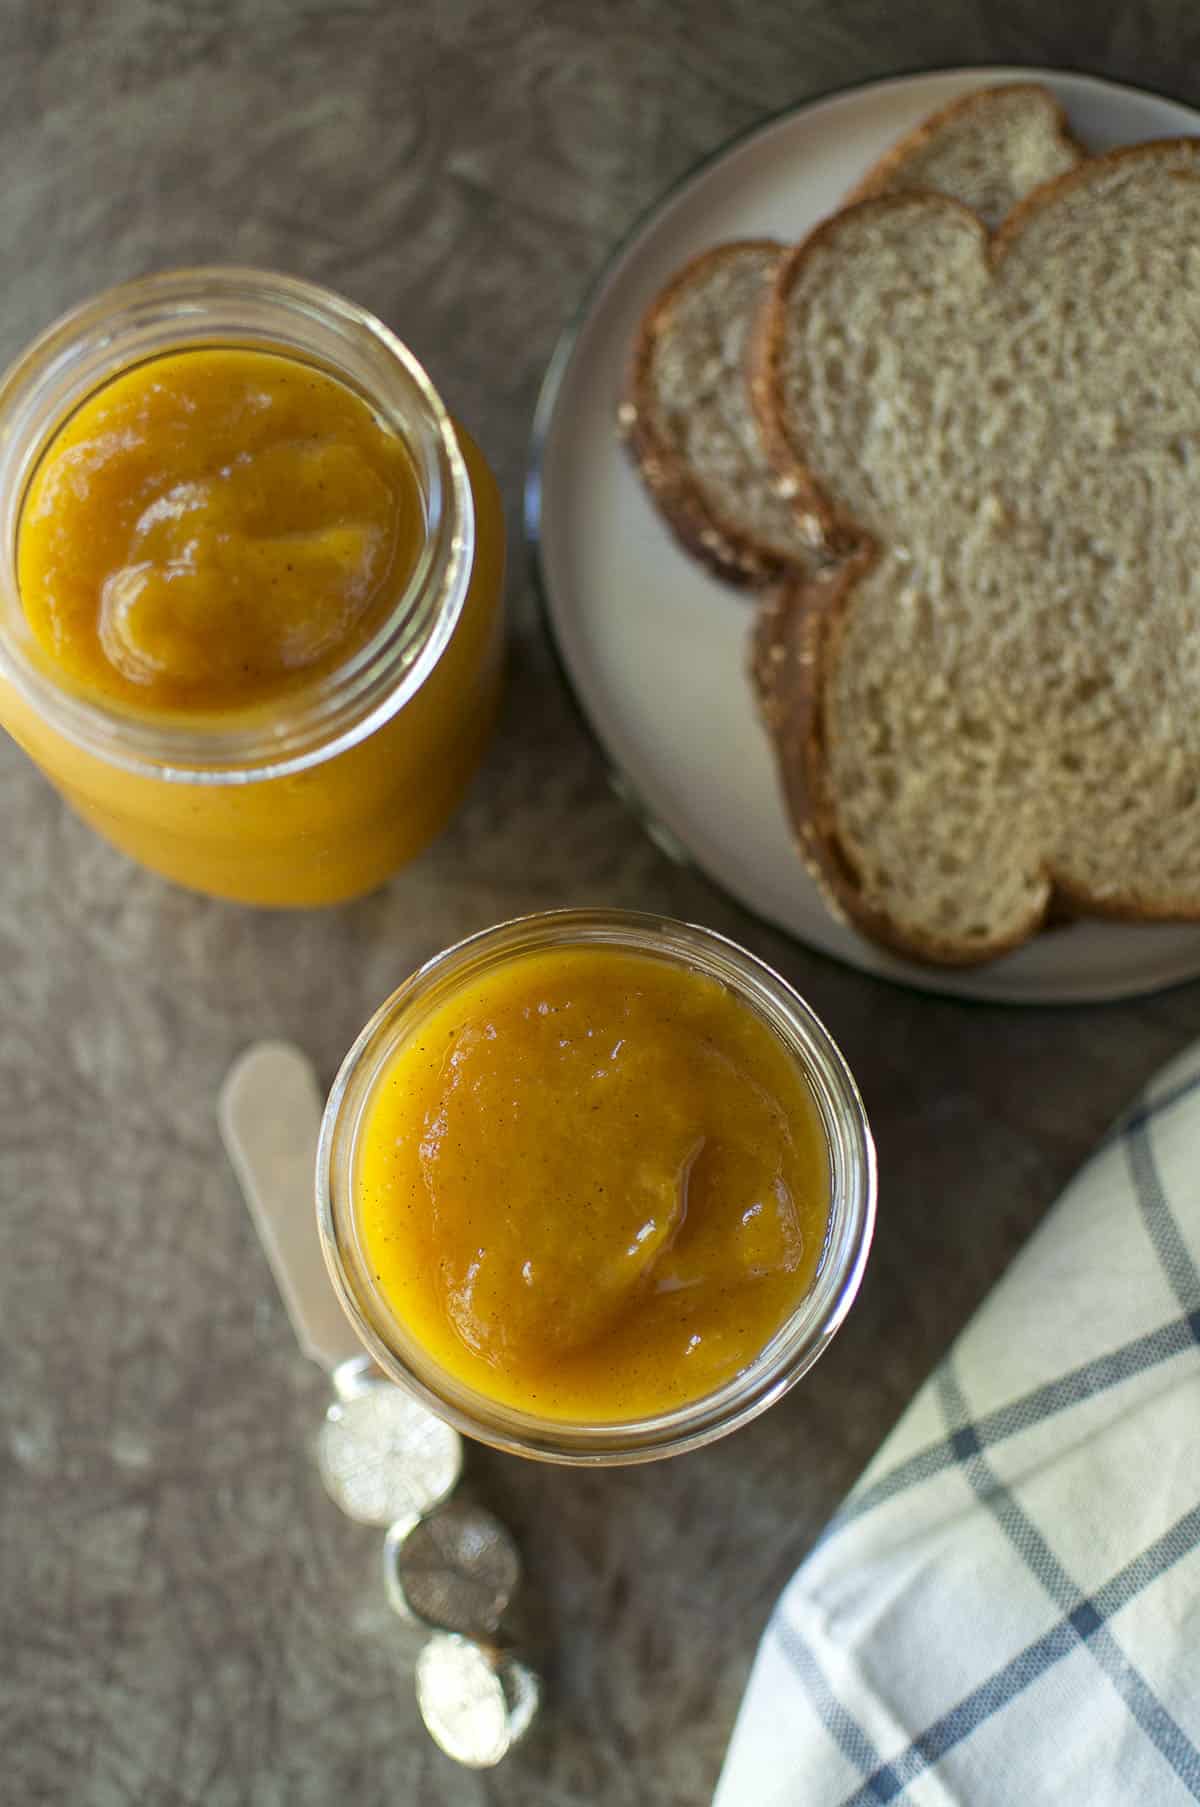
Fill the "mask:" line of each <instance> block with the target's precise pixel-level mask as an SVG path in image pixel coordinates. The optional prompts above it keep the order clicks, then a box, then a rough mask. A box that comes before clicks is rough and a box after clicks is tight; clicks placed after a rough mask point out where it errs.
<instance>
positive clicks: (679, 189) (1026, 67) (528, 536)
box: [521, 60, 1200, 1010]
mask: <svg viewBox="0 0 1200 1807" xmlns="http://www.w3.org/2000/svg"><path fill="white" fill-rule="evenodd" d="M960 75H961V76H970V75H979V76H982V77H991V78H992V79H993V80H994V81H995V82H996V83H997V84H999V83H1001V82H1005V81H1018V80H1021V79H1025V80H1027V81H1038V80H1040V81H1044V82H1047V83H1051V82H1053V81H1055V80H1062V79H1066V80H1067V81H1081V82H1087V83H1089V84H1090V85H1092V86H1093V87H1096V88H1102V89H1103V88H1107V89H1111V90H1112V91H1113V92H1114V93H1115V94H1118V95H1122V96H1126V97H1128V96H1134V97H1137V98H1140V99H1144V100H1150V101H1165V102H1166V103H1167V104H1168V105H1172V106H1180V107H1186V108H1188V109H1189V111H1191V112H1193V113H1196V114H1197V115H1200V104H1198V103H1196V102H1194V101H1192V100H1188V99H1185V98H1183V97H1182V96H1181V95H1173V94H1169V93H1167V92H1165V91H1163V90H1161V89H1156V88H1144V87H1141V86H1139V85H1138V84H1136V83H1131V82H1123V81H1119V80H1117V79H1115V78H1114V77H1112V76H1110V75H1101V74H1097V73H1096V72H1095V71H1094V70H1091V69H1087V68H1081V67H1079V66H1077V65H1070V66H1068V65H1065V64H1059V65H1055V66H1054V67H1048V66H1047V65H1045V64H1034V63H1029V64H1025V63H995V62H991V61H985V60H980V61H978V62H972V61H967V62H953V63H946V64H919V65H917V66H915V67H912V68H908V69H903V70H894V71H892V72H891V73H890V74H888V75H873V76H864V77H863V78H862V79H861V80H857V81H851V82H840V83H836V84H834V85H833V86H831V87H828V88H823V89H821V90H820V91H818V92H817V93H815V94H810V95H806V96H805V97H804V98H803V99H802V100H796V101H789V102H786V103H785V104H784V105H783V106H781V107H776V108H772V109H771V111H769V112H767V113H764V114H762V115H760V116H759V117H758V118H757V119H755V120H753V121H752V122H751V123H750V124H749V125H747V126H744V127H742V128H741V129H739V130H738V131H735V132H733V133H731V134H730V135H729V136H728V137H727V138H725V139H723V140H722V141H721V142H720V143H719V144H717V145H715V146H714V147H713V149H712V150H710V151H706V152H705V153H704V154H703V156H701V157H699V158H697V159H696V161H695V162H694V163H692V164H690V165H689V166H688V168H687V169H685V170H683V171H682V172H681V173H680V174H679V175H678V176H676V177H675V178H673V180H672V181H671V182H669V183H668V184H667V186H666V187H665V188H663V189H662V190H661V191H660V192H659V193H658V194H656V195H655V196H654V197H653V198H652V199H651V200H650V201H649V202H648V203H647V204H646V205H645V206H644V207H643V208H642V209H641V210H640V211H639V212H638V214H637V215H636V216H635V218H634V219H633V220H632V222H631V223H630V224H629V225H628V226H627V227H626V228H625V230H624V231H623V232H622V233H621V235H620V236H619V237H618V238H617V239H616V241H615V242H614V243H613V244H612V245H611V246H610V248H609V249H608V250H607V251H606V252H605V253H604V255H603V257H602V258H601V261H600V263H599V265H598V266H597V268H596V270H595V271H594V272H593V274H592V276H591V277H590V279H589V280H588V282H587V283H586V285H585V287H584V289H583V292H582V294H581V296H580V299H579V301H578V302H577V304H576V306H575V308H574V309H573V311H572V312H571V314H570V315H569V316H568V318H567V320H566V321H565V322H564V324H563V326H562V328H561V329H560V331H559V334H558V338H557V339H556V341H555V344H554V349H553V351H552V352H551V354H550V358H549V361H548V363H547V365H546V369H545V371H544V373H543V376H542V379H541V382H540V384H539V386H538V393H537V400H536V402H535V404H534V410H533V416H532V420H531V424H530V430H529V437H528V441H527V449H526V457H525V477H524V481H523V483H522V488H521V531H522V539H523V543H524V551H525V562H526V569H527V571H528V574H529V577H530V582H531V586H532V590H533V597H534V605H535V609H536V612H537V616H538V619H539V621H540V623H541V627H542V633H543V639H544V641H545V643H546V645H547V646H548V647H549V650H550V655H551V659H552V661H553V663H554V667H555V669H556V670H557V672H558V675H559V678H560V679H561V682H562V685H563V688H564V690H565V692H566V695H567V697H568V700H569V703H570V706H571V709H572V711H573V713H574V715H575V717H576V719H577V720H578V722H579V724H580V726H581V727H582V729H583V731H584V734H585V735H586V737H587V738H588V740H589V741H590V742H591V743H592V745H593V746H594V748H595V749H596V752H597V753H598V755H599V757H600V760H601V763H602V765H603V768H604V773H605V779H606V782H607V783H608V785H609V787H610V789H611V790H612V791H613V793H614V794H615V795H616V796H617V797H618V798H619V799H620V801H621V803H622V804H623V805H624V807H625V808H626V809H628V810H629V812H630V814H631V815H632V816H633V818H634V820H635V821H636V822H637V823H638V825H639V827H640V828H641V830H642V832H643V833H644V834H645V835H647V837H648V838H649V839H650V840H651V841H652V842H653V843H654V845H655V846H656V847H658V848H659V850H660V851H661V852H662V853H664V854H665V855H666V856H667V858H668V859H670V860H671V861H672V862H673V863H674V864H675V865H677V866H679V867H681V868H683V869H685V870H687V871H689V872H692V873H695V874H697V875H698V876H699V877H700V878H701V879H702V880H703V881H704V883H705V884H707V885H710V886H711V887H712V888H713V890H714V891H715V892H716V893H717V894H718V895H719V896H720V897H722V898H724V899H725V900H726V901H727V902H729V903H731V904H733V906H734V907H735V908H736V909H738V910H742V911H744V912H745V914H746V915H747V916H748V917H749V918H750V919H751V920H752V921H753V922H755V923H757V924H759V925H760V926H761V927H763V928H766V929H768V930H769V931H771V932H772V933H773V934H777V935H781V936H783V937H784V938H785V940H786V941H787V942H788V943H789V944H791V945H792V946H794V947H796V948H800V949H803V950H804V952H805V953H807V954H812V955H815V956H816V957H817V958H819V959H821V960H827V961H829V962H830V964H831V965H834V966H837V967H839V968H841V969H843V970H849V971H851V972H854V973H858V974H860V975H861V976H862V977H864V978H867V979H871V980H876V981H882V982H883V983H885V984H889V985H894V986H898V987H901V988H902V989H904V990H906V991H915V992H918V993H920V994H923V995H925V996H930V997H937V998H940V999H943V1000H951V1001H953V1002H955V1003H959V1004H965V1005H972V1004H990V1005H996V1004H1000V1005H1005V1006H1008V1007H1010V1008H1012V1009H1016V1010H1029V1009H1042V1010H1046V1009H1063V1008H1078V1007H1080V1006H1091V1007H1093V1008H1102V1007H1104V1006H1105V1005H1107V1004H1116V1003H1121V1002H1129V1001H1131V1000H1133V999H1136V998H1141V997H1152V996H1156V995H1158V994H1161V993H1163V992H1166V991H1171V990H1174V989H1175V988H1177V987H1179V986H1182V985H1187V984H1192V983H1195V982H1196V980H1197V979H1200V953H1198V955H1197V958H1196V965H1195V968H1194V969H1192V970H1189V971H1187V972H1181V973H1171V974H1169V975H1168V976H1166V977H1163V978H1160V979H1152V980H1149V981H1147V980H1146V979H1144V978H1140V979H1136V980H1134V981H1132V982H1131V983H1130V984H1129V985H1128V986H1122V985H1118V986H1117V987H1116V988H1111V989H1106V990H1104V991H1102V992H1098V991H1095V990H1092V989H1082V990H1075V989H1073V988H1072V986H1071V985H1070V984H1067V985H1065V986H1063V987H1062V988H1061V989H1055V990H1054V991H1053V992H1050V993H1047V994H1045V995H1038V994H1037V993H1036V992H1014V991H1012V990H1008V989H1003V988H1002V987H1000V986H997V987H992V986H990V985H989V984H988V982H987V979H986V977H985V976H984V975H986V974H987V972H988V971H989V964H988V963H983V964H981V965H980V966H979V967H978V968H973V969H962V968H954V969H947V970H946V971H945V972H943V971H942V969H940V968H936V967H930V968H929V969H928V973H926V971H925V969H924V968H922V967H920V966H919V965H917V964H915V963H910V962H905V963H904V964H903V968H902V969H898V968H897V967H896V966H894V965H892V964H890V963H888V964H878V965H876V964H873V963H867V962H865V961H864V962H859V961H855V960H852V959H850V958H849V957H848V956H846V955H844V954H839V953H836V952H834V951H832V950H830V949H828V948H825V947H822V946H819V945H818V944H817V943H816V942H814V941H810V940H807V939H806V938H805V937H804V936H803V935H802V934H800V933H799V932H798V931H797V930H795V929H793V928H790V927H789V926H787V924H785V923H781V922H778V921H776V920H775V918H774V917H772V916H769V915H767V913H766V912H765V911H763V910H760V909H758V908H756V907H755V905H754V904H752V903H749V902H747V901H746V900H745V899H744V898H743V897H740V896H738V895H737V894H736V893H735V892H734V891H732V890H730V888H729V887H728V886H727V885H726V884H725V883H724V882H723V880H721V879H720V878H717V877H716V876H715V875H714V874H713V873H712V872H710V871H708V870H707V868H706V867H705V866H703V865H702V864H701V862H700V861H699V859H698V858H697V857H696V856H695V855H694V854H693V853H692V852H691V851H690V850H689V849H688V848H687V847H686V846H685V845H684V843H683V841H682V840H681V839H680V838H679V836H678V835H677V834H676V833H675V831H674V830H673V829H672V828H671V827H670V826H669V825H668V824H667V823H665V822H663V821H662V820H661V819H660V818H659V817H658V815H657V814H656V813H655V811H654V810H653V809H652V808H651V806H650V805H649V803H647V801H646V800H645V798H644V797H643V796H642V793H641V790H640V788H639V786H638V784H637V783H636V781H635V780H634V779H633V778H632V777H631V775H630V774H629V773H628V772H627V771H626V770H625V768H624V767H623V765H622V764H621V762H620V761H619V760H618V759H617V758H616V757H615V756H614V755H613V754H612V753H611V752H610V750H609V748H608V746H607V745H606V744H605V741H604V739H603V737H602V735H601V734H600V731H599V729H598V728H597V727H596V725H595V723H594V722H593V720H592V718H591V716H590V714H589V712H588V710H587V708H586V707H585V705H584V702H583V698H582V696H581V695H580V692H579V689H578V688H577V686H576V683H575V680H574V678H573V676H572V674H571V671H570V669H569V667H568V665H567V659H566V653H565V651H564V649H563V646H562V643H561V641H560V639H559V635H558V632H557V629H556V627H555V623H554V617H553V613H552V607H551V600H550V584H549V579H548V576H547V572H546V567H545V560H544V557H543V535H542V531H541V523H542V506H541V503H542V470H543V465H544V461H545V452H546V445H547V442H548V439H549V433H550V428H551V424H552V422H553V418H554V412H555V407H556V404H557V401H558V397H559V393H560V391H561V389H562V385H563V382H564V380H565V378H566V375H567V371H568V369H569V368H570V365H571V363H572V360H573V357H574V354H575V350H576V347H577V345H578V342H579V338H580V335H581V333H582V331H583V329H584V327H585V325H586V324H587V322H588V320H589V319H590V318H591V315H592V311H593V308H594V305H595V303H596V301H597V300H598V299H599V297H600V295H601V293H602V291H603V290H604V289H605V288H606V286H607V285H608V283H609V282H610V280H611V279H612V278H613V276H614V275H615V274H616V272H617V270H618V268H619V267H620V265H621V264H622V262H623V261H624V259H625V256H626V254H627V252H629V251H631V250H632V249H633V247H634V246H635V245H636V244H637V243H638V242H639V241H640V240H641V239H642V237H643V236H644V234H645V232H646V231H647V229H648V228H649V227H650V226H651V225H652V223H653V222H654V220H655V219H656V218H657V216H659V215H660V214H662V213H663V212H665V211H666V209H667V208H668V207H669V206H670V205H671V203H672V202H673V201H675V200H676V199H677V198H678V197H679V196H681V195H682V194H683V193H684V191H685V190H687V189H688V188H690V187H691V186H692V185H693V183H695V182H697V181H699V180H700V179H701V178H702V177H703V176H704V175H705V174H706V173H707V172H708V170H710V169H711V168H712V167H713V166H715V165H716V164H718V163H721V162H722V161H723V160H724V159H725V158H726V157H727V156H729V155H730V154H731V153H733V152H734V151H737V150H740V149H742V148H743V147H744V146H746V145H748V144H750V143H751V142H752V141H753V140H754V139H755V138H757V137H759V136H761V135H763V134H765V133H767V132H769V131H771V130H772V129H773V128H774V127H775V126H778V125H782V124H784V123H785V122H786V121H787V120H789V119H792V118H795V117H798V116H799V115H801V114H805V113H808V112H810V111H812V110H813V109H814V108H816V107H819V106H821V105H822V104H823V103H825V102H827V101H834V100H841V99H848V98H850V97H851V96H854V95H861V94H864V93H866V92H876V91H878V92H882V91H885V90H887V89H889V88H898V87H905V86H907V85H908V84H909V83H912V82H916V81H921V80H923V79H925V78H928V77H931V76H946V77H953V76H960ZM1096 920H1099V919H1096ZM1132 926H1136V925H1132ZM1149 926H1153V925H1149ZM1175 926H1177V927H1185V926H1187V925H1186V924H1177V925H1175ZM1195 926H1196V929H1197V933H1198V935H1200V922H1197V924H1196V925H1195ZM850 929H851V933H853V934H855V935H858V931H857V930H856V929H854V928H853V925H850ZM859 939H860V940H863V942H864V946H865V947H866V948H867V950H868V952H870V953H871V954H872V955H875V954H878V955H880V956H883V955H885V954H886V950H883V949H877V948H876V947H875V946H874V944H873V943H871V942H870V941H869V940H867V939H866V938H864V937H862V936H859ZM964 970H965V971H967V972H974V971H978V973H979V975H980V979H979V983H978V984H977V985H976V984H975V983H974V982H973V980H972V982H971V984H970V989H964V988H962V987H961V986H960V985H952V984H951V983H950V982H949V981H950V978H951V974H952V973H953V975H954V976H956V977H957V976H960V975H961V974H962V973H963V972H964Z"/></svg>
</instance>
